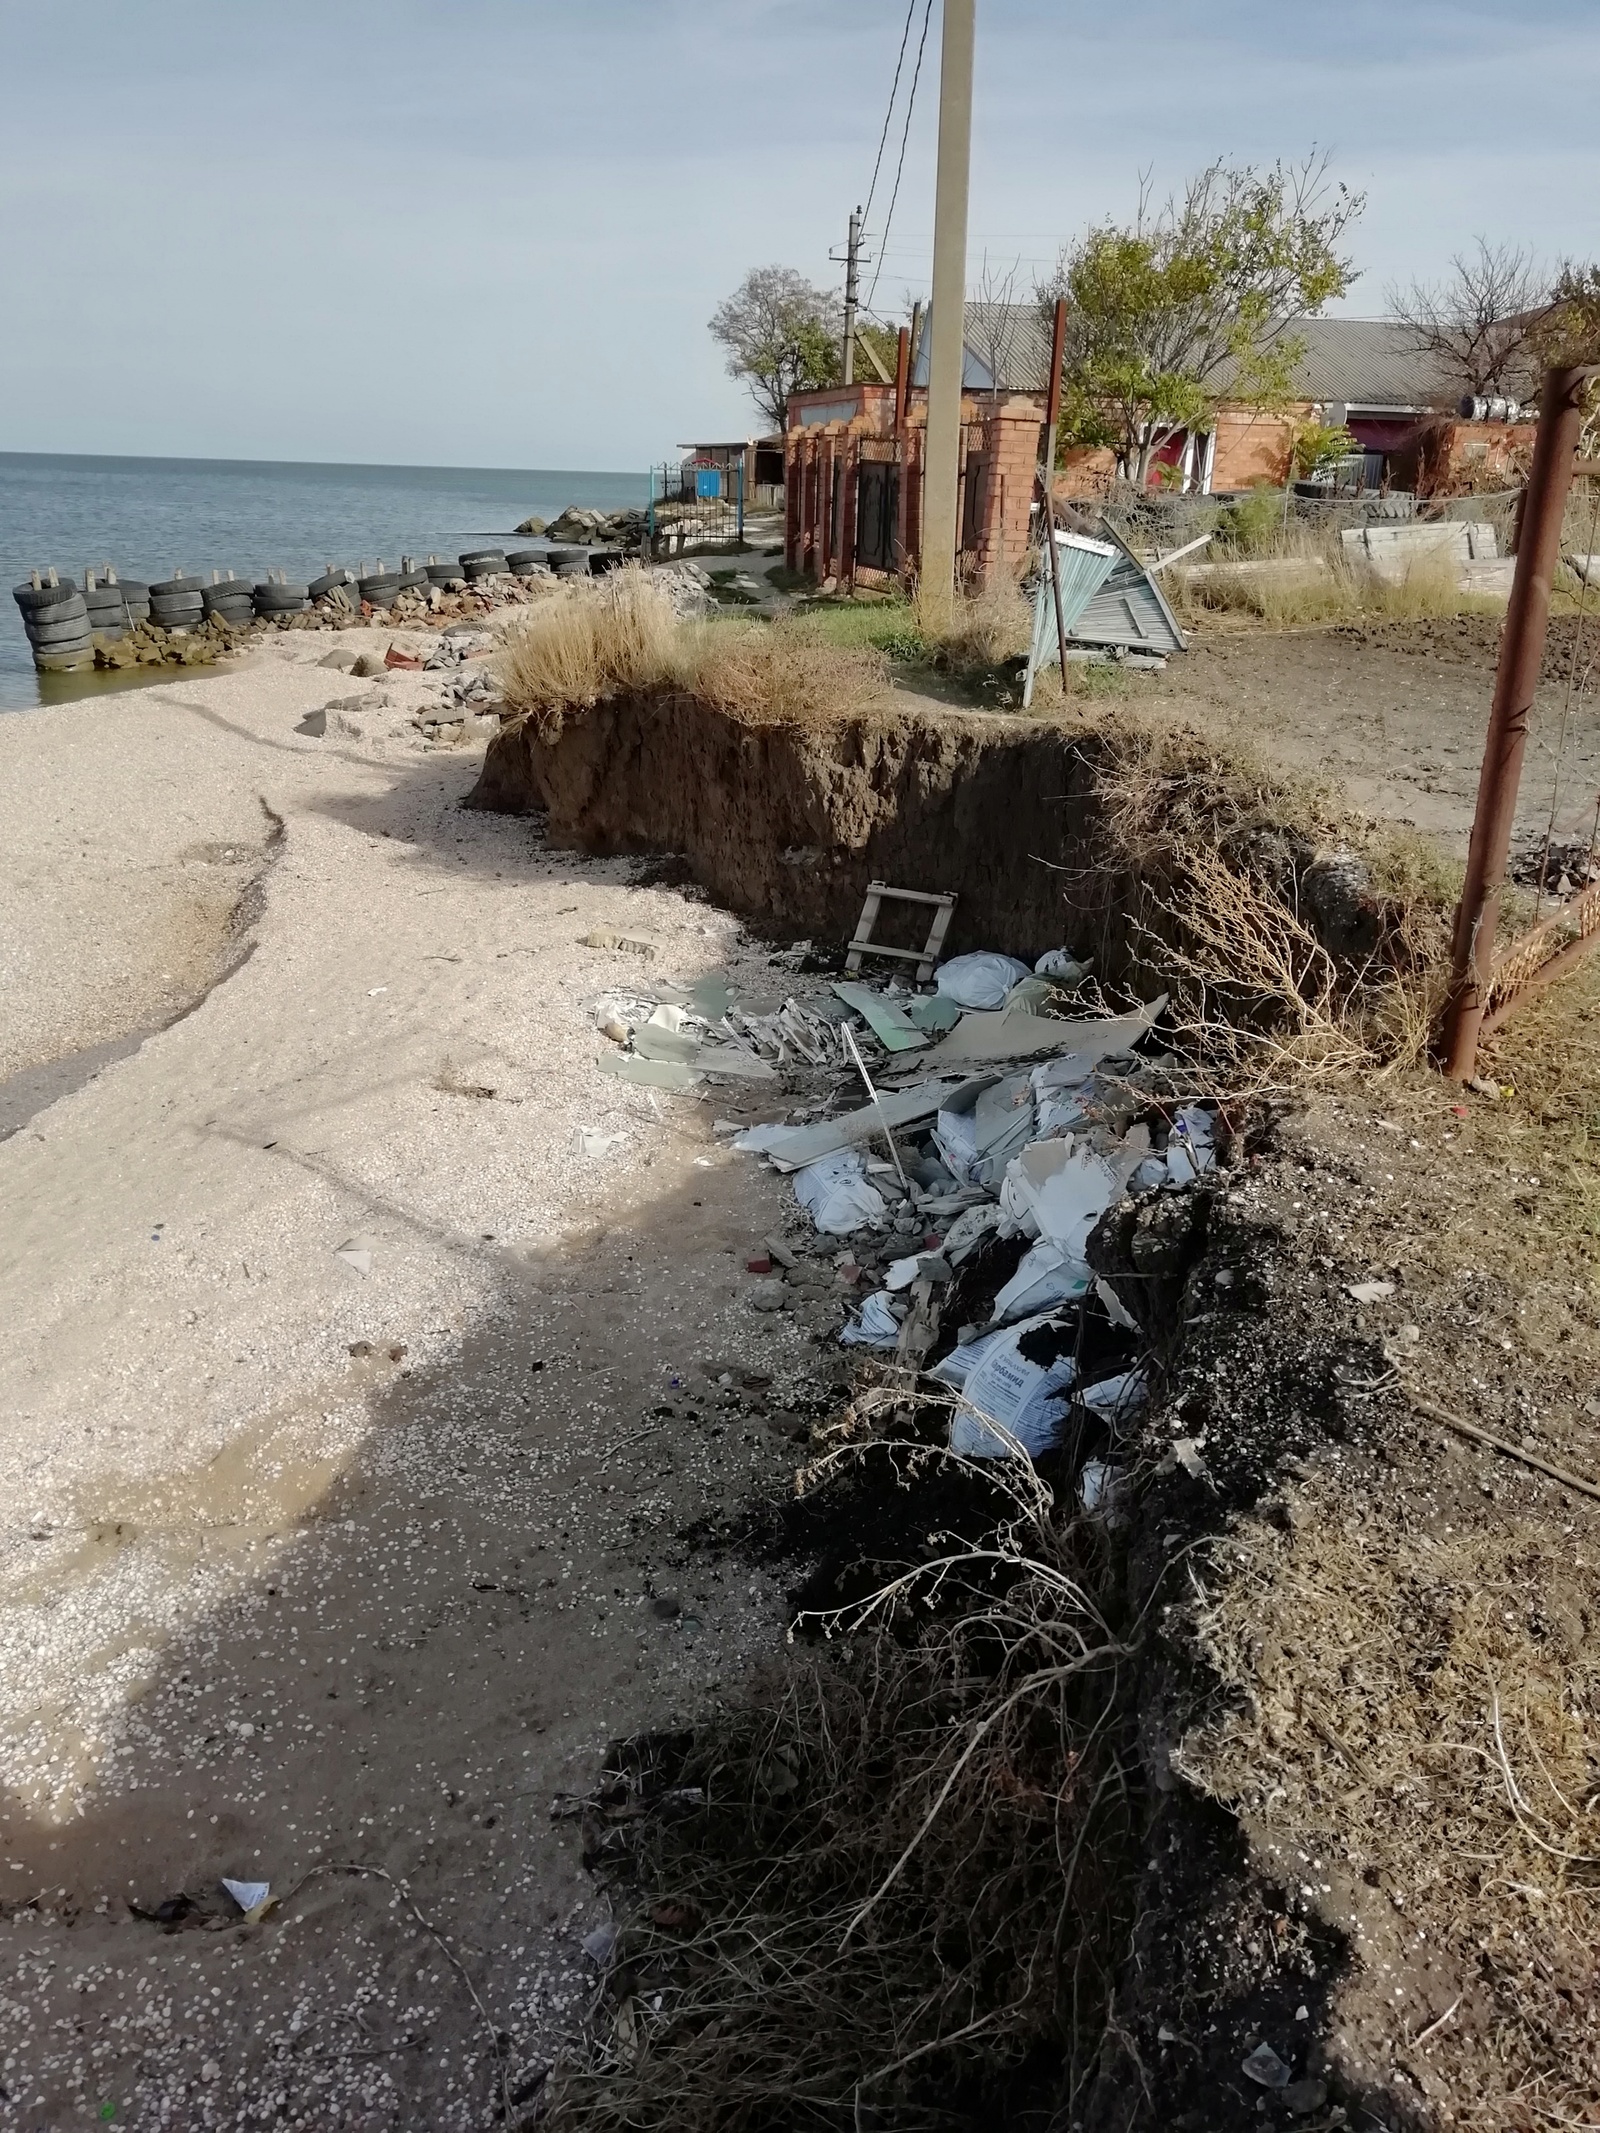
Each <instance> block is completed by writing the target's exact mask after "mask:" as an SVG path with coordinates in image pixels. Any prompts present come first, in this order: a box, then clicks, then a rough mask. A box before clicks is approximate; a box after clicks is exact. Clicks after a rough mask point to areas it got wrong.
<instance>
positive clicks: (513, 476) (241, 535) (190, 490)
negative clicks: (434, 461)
mask: <svg viewBox="0 0 1600 2133" xmlns="http://www.w3.org/2000/svg"><path fill="white" fill-rule="evenodd" d="M648 495H649V481H648V478H647V476H646V475H645V474H643V473H639V474H585V473H581V472H572V473H568V472H563V471H561V470H559V469H555V468H548V467H535V468H531V469H529V470H528V471H527V472H519V471H518V470H517V469H515V468H511V467H342V466H316V465H310V464H306V465H297V464H295V463H294V462H292V461H281V462H280V461H275V460H250V459H94V458H87V457H85V458H79V457H76V456H72V457H68V456H65V455H62V456H57V455H55V454H49V453H36V452H0V580H3V590H0V609H3V611H0V711H18V710H26V709H29V708H31V707H33V706H34V705H36V704H38V703H40V702H52V703H54V702H59V701H61V700H62V699H63V698H65V697H69V696H81V695H85V694H88V693H91V692H92V691H93V690H94V689H95V688H96V687H97V686H103V684H97V682H96V679H95V677H94V676H93V675H89V676H83V675H76V674H70V675H69V674H57V675H50V676H45V677H41V676H39V675H37V674H36V673H35V671H34V666H33V659H32V655H31V654H30V652H29V650H28V640H27V638H26V637H25V636H24V635H23V632H22V616H21V613H20V611H19V609H18V607H17V604H16V602H15V600H13V599H12V597H11V587H12V586H13V585H18V584H21V583H22V582H23V580H24V579H26V577H27V575H28V573H29V571H30V570H33V569H35V568H37V569H41V570H42V569H44V568H45V567H47V566H48V565H49V564H51V563H53V564H54V565H55V567H56V569H57V570H58V571H59V572H60V573H61V575H62V576H63V577H70V578H74V579H76V580H77V582H78V583H79V584H80V585H81V584H82V583H83V572H84V569H85V568H86V566H90V565H93V566H95V567H96V568H98V566H99V565H100V564H102V563H110V564H112V565H113V566H114V567H115V568H116V570H117V571H118V572H119V574H120V575H122V576H124V577H129V578H141V579H143V580H144V581H145V582H146V583H149V582H150V581H151V580H155V579H161V578H170V577H171V576H173V575H174V573H175V572H176V571H177V570H178V569H180V568H181V569H183V570H184V571H186V572H190V573H193V574H196V575H203V576H206V577H209V576H210V574H211V572H212V571H213V570H222V571H224V572H226V571H228V570H232V571H234V572H235V573H236V574H237V575H238V576H239V577H242V578H243V577H248V578H259V577H263V576H264V575H265V574H266V572H267V571H268V570H271V569H281V570H285V571H287V572H288V573H289V575H290V576H291V577H292V578H309V577H315V576H316V575H317V573H318V572H319V571H320V570H321V569H322V568H323V566H324V565H325V564H328V563H344V564H350V565H354V564H356V563H360V562H368V563H370V562H374V561H376V560H377V559H378V558H379V557H380V556H381V557H382V558H383V560H384V561H385V562H386V563H387V564H389V565H390V566H391V568H392V567H393V566H394V564H395V563H396V562H397V561H398V560H399V558H400V556H401V554H402V553H404V554H407V555H416V556H426V555H429V554H438V555H455V554H458V553H459V552H460V550H461V549H462V548H463V547H464V546H465V545H467V544H468V543H469V542H474V541H479V540H484V539H498V538H500V537H502V536H505V535H508V534H510V533H511V532H512V531H513V530H514V529H515V527H516V525H517V522H518V520H519V519H525V518H529V517H532V516H534V515H535V514H537V516H538V517H540V518H545V519H549V518H554V517H555V516H556V514H557V513H558V512H559V511H561V510H563V509H565V507H566V506H567V505H568V504H587V505H590V506H592V507H593V508H595V509H597V510H602V511H615V510H620V509H621V508H622V507H623V506H625V505H630V504H633V505H642V504H643V503H644V502H645V501H646V499H647V497H648ZM104 679H105V681H106V682H110V681H113V680H115V681H121V680H122V677H120V676H110V675H108V676H106V677H104ZM41 684H42V686H41Z"/></svg>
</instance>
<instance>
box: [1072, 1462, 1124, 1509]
mask: <svg viewBox="0 0 1600 2133" xmlns="http://www.w3.org/2000/svg"><path fill="white" fill-rule="evenodd" d="M1120 1478H1121V1477H1120V1476H1119V1475H1118V1472H1117V1469H1116V1468H1115V1467H1114V1466H1111V1465H1109V1464H1108V1463H1107V1462H1106V1461H1105V1460H1104V1459H1086V1460H1085V1461H1084V1463H1083V1472H1082V1473H1081V1474H1080V1475H1079V1476H1078V1496H1079V1499H1080V1500H1081V1502H1082V1504H1083V1508H1084V1509H1085V1510H1086V1511H1087V1512H1088V1514H1089V1516H1090V1517H1091V1518H1094V1517H1096V1516H1098V1515H1099V1514H1100V1513H1102V1512H1105V1511H1108V1510H1109V1509H1110V1507H1111V1499H1112V1497H1113V1495H1114V1494H1115V1491H1116V1484H1117V1482H1118V1480H1119V1479H1120Z"/></svg>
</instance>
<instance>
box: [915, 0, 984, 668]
mask: <svg viewBox="0 0 1600 2133" xmlns="http://www.w3.org/2000/svg"><path fill="white" fill-rule="evenodd" d="M976 14H977V0H944V29H943V40H942V43H941V45H940V52H939V170H938V177H937V180H936V182H935V187H934V203H933V302H932V310H933V316H932V318H931V319H930V320H929V323H928V335H929V346H928V429H927V437H926V441H925V444H924V447H923V449H924V474H923V488H922V498H923V502H922V580H921V593H922V605H923V613H924V616H925V618H926V620H927V621H928V623H929V624H930V625H931V626H932V627H933V628H935V629H937V628H938V627H939V626H940V624H941V623H944V624H948V623H949V622H950V621H951V619H952V618H953V616H954V612H955V583H956V496H957V492H958V490H959V487H960V481H961V374H962V371H963V368H964V367H965V345H966V344H965V327H966V311H967V178H968V172H969V170H970V168H971V163H972V48H973V42H974V37H975V33H976V28H977V24H976Z"/></svg>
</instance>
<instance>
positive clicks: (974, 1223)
mask: <svg viewBox="0 0 1600 2133" xmlns="http://www.w3.org/2000/svg"><path fill="white" fill-rule="evenodd" d="M999 1220H1000V1209H999V1206H998V1204H997V1202H995V1201H993V1200H983V1201H980V1202H979V1204H978V1205H977V1206H976V1207H964V1208H963V1209H962V1210H961V1212H960V1214H958V1215H957V1216H956V1218H955V1220H954V1221H953V1222H952V1223H951V1224H950V1226H949V1228H948V1229H947V1230H946V1231H945V1233H944V1243H943V1244H942V1245H941V1246H940V1247H939V1249H940V1250H941V1251H942V1252H943V1254H944V1256H945V1258H946V1259H948V1260H949V1262H950V1264H951V1265H952V1266H956V1265H958V1264H959V1263H960V1262H961V1261H962V1260H963V1259H965V1258H966V1257H967V1255H968V1254H969V1253H970V1252H973V1251H975V1250H976V1249H977V1247H978V1245H979V1244H980V1243H981V1242H982V1241H983V1239H984V1238H985V1237H987V1236H988V1234H989V1232H990V1231H991V1230H992V1229H993V1228H994V1227H995V1224H996V1223H997V1222H998V1221H999Z"/></svg>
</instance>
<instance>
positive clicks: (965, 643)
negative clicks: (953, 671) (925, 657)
mask: <svg viewBox="0 0 1600 2133" xmlns="http://www.w3.org/2000/svg"><path fill="white" fill-rule="evenodd" d="M915 605H916V615H917V626H918V628H919V630H920V631H921V633H922V636H923V639H924V641H925V642H926V644H927V646H928V648H929V650H930V651H931V652H933V653H934V654H935V656H936V657H941V658H942V660H943V662H944V663H945V664H946V665H948V666H951V667H954V668H957V669H960V668H963V667H993V666H998V665H999V664H1000V663H1001V662H1002V661H1003V660H1007V659H1017V658H1020V657H1022V656H1023V655H1024V654H1025V653H1026V652H1027V649H1028V643H1029V640H1030V638H1031V636H1032V634H1033V609H1032V607H1031V606H1030V605H1029V602H1028V600H1027V598H1026V596H1025V595H1024V593H1023V591H1022V589H1021V587H1020V586H1019V585H1018V584H1017V582H1016V580H1015V579H1014V578H1012V577H1010V576H1009V575H1008V574H1007V573H1005V572H1004V571H999V572H997V573H996V574H995V577H994V579H993V580H992V581H991V582H990V583H989V584H987V585H985V586H983V587H982V588H981V589H980V590H979V591H977V592H961V593H958V594H957V595H956V599H955V604H954V607H953V609H952V611H951V615H950V619H949V621H948V622H935V621H933V620H931V619H930V616H929V612H928V608H927V604H926V602H925V601H924V600H923V598H922V596H921V592H920V590H919V592H918V596H917V599H916V603H915Z"/></svg>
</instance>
